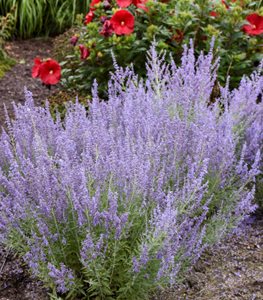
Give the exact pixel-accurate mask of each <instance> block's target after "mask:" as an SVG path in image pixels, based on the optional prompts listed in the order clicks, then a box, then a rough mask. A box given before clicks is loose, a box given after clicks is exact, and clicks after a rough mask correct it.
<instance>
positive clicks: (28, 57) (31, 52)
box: [0, 38, 59, 125]
mask: <svg viewBox="0 0 263 300" xmlns="http://www.w3.org/2000/svg"><path fill="white" fill-rule="evenodd" d="M52 48H53V39H51V38H46V39H43V38H38V39H31V40H21V41H19V40H18V41H14V42H9V43H7V44H6V45H5V50H6V52H7V53H8V54H9V55H10V56H11V57H13V58H14V59H15V60H16V61H17V64H16V65H15V66H14V67H13V68H12V69H11V70H10V71H9V72H7V73H6V74H5V76H4V77H3V78H1V79H0V125H3V124H4V122H5V112H4V105H5V106H6V108H7V111H8V114H10V116H13V102H15V103H24V101H25V97H24V88H25V87H26V88H27V89H28V90H30V91H31V92H32V93H33V96H34V100H35V103H36V104H37V105H40V104H41V103H43V102H44V101H45V100H46V99H47V98H48V97H49V96H51V95H52V94H53V93H54V92H55V91H56V90H58V89H59V86H57V87H55V88H54V87H52V89H51V90H49V89H47V88H46V87H45V86H43V85H42V84H41V82H40V80H38V79H35V78H32V76H31V69H32V66H33V64H34V58H35V57H37V56H39V57H41V58H48V57H50V56H51V51H52Z"/></svg>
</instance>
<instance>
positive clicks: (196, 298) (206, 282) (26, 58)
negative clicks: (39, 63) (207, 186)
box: [0, 39, 263, 300]
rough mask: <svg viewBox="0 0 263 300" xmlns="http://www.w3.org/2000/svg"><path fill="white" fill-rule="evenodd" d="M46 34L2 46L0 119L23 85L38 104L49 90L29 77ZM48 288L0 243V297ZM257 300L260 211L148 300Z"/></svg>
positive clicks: (261, 263) (37, 298) (39, 295)
mask: <svg viewBox="0 0 263 300" xmlns="http://www.w3.org/2000/svg"><path fill="white" fill-rule="evenodd" d="M52 41H53V40H52V39H32V40H25V41H14V42H10V43H8V44H7V45H6V51H7V52H8V53H9V55H10V56H12V57H14V58H15V59H16V61H17V64H16V65H15V66H14V67H13V68H12V69H11V70H10V71H9V72H8V73H6V75H5V76H4V77H3V78H2V79H0V125H4V121H5V114H4V109H3V105H4V104H5V106H6V108H7V111H8V113H9V114H10V115H11V116H12V115H13V111H12V102H15V103H21V104H23V103H24V101H25V99H24V87H27V88H28V89H29V90H30V91H31V92H32V93H33V96H34V99H35V103H36V104H37V105H41V103H43V102H44V101H45V100H46V99H47V98H49V97H50V96H51V95H52V93H54V92H56V91H58V90H59V86H58V87H56V88H54V89H52V90H51V91H50V90H48V89H46V88H45V87H44V86H42V85H41V83H40V82H39V81H38V80H36V79H33V78H32V77H31V68H32V66H33V59H34V58H35V57H36V56H40V57H43V58H47V57H49V56H50V55H51V51H52ZM47 299H49V296H48V291H47V290H46V289H45V288H44V287H43V286H42V284H41V283H40V282H38V281H37V280H36V279H34V278H32V277H31V276H30V273H29V271H28V268H27V267H26V265H25V264H24V263H23V261H22V260H21V259H20V258H18V257H17V256H16V255H15V254H14V253H12V252H11V251H8V250H6V249H5V248H4V247H3V245H1V244H0V300H47ZM183 299H185V300H187V299H189V300H242V299H243V300H263V213H258V214H256V215H254V216H252V217H251V218H250V219H249V220H248V222H247V223H246V224H243V226H242V228H240V229H239V230H238V231H237V233H235V234H234V235H232V236H231V237H228V238H226V239H225V240H224V241H222V242H221V243H220V244H218V245H216V246H214V247H212V248H210V249H208V250H206V251H205V252H204V253H203V255H202V256H201V258H200V260H199V261H198V263H197V264H196V265H195V266H194V267H193V268H192V269H191V270H189V272H188V273H187V275H186V279H185V280H184V281H183V282H182V283H180V284H178V285H177V286H175V287H172V288H169V289H166V290H165V291H160V292H159V293H158V295H156V296H155V297H154V300H183Z"/></svg>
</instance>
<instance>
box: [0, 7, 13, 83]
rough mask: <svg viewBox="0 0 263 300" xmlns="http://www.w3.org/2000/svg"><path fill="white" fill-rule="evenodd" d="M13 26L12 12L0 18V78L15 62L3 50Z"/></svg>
mask: <svg viewBox="0 0 263 300" xmlns="http://www.w3.org/2000/svg"><path fill="white" fill-rule="evenodd" d="M14 24H15V20H14V12H13V11H11V12H10V13H8V14H7V15H6V16H2V17H0V78H1V77H2V76H4V74H5V72H6V71H8V70H9V69H10V68H11V67H12V66H13V65H14V64H15V61H14V60H13V59H11V58H10V57H9V56H8V55H7V53H6V52H5V50H4V42H5V41H6V40H8V39H10V37H11V36H12V34H13V32H14Z"/></svg>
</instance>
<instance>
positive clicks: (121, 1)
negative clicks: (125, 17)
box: [117, 0, 132, 7]
mask: <svg viewBox="0 0 263 300" xmlns="http://www.w3.org/2000/svg"><path fill="white" fill-rule="evenodd" d="M117 4H118V5H119V7H128V6H129V5H131V4H132V0H117Z"/></svg>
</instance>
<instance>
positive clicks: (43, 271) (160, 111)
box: [0, 47, 263, 299]
mask: <svg viewBox="0 0 263 300" xmlns="http://www.w3.org/2000/svg"><path fill="white" fill-rule="evenodd" d="M212 61H213V57H212V53H211V52H210V53H209V54H208V55H203V54H201V55H200V56H199V58H198V59H197V60H196V59H195V56H194V50H193V48H192V47H190V48H187V47H185V48H184V54H183V57H182V64H181V67H177V66H176V65H175V64H174V62H173V61H172V62H171V64H168V65H167V64H165V63H164V58H163V57H162V56H158V55H157V52H156V51H155V49H154V47H152V49H151V51H150V52H149V59H148V63H147V80H146V82H145V83H144V82H143V81H141V80H140V79H138V76H137V75H136V74H135V73H134V71H133V70H132V69H129V68H127V69H125V70H124V69H122V68H120V67H118V66H117V65H116V64H115V68H116V71H115V73H114V74H112V78H111V80H110V82H109V89H108V101H107V102H104V101H100V99H99V98H98V93H97V86H96V83H95V84H94V87H93V101H92V103H91V104H90V107H89V111H88V113H87V111H86V110H85V108H84V107H83V106H81V105H80V104H79V103H76V104H71V105H69V107H68V111H67V114H66V117H65V119H64V121H63V122H62V121H60V119H59V116H58V117H57V120H56V121H54V120H53V119H52V117H51V115H50V113H49V109H48V107H46V108H41V107H35V106H34V103H33V99H32V95H31V93H30V92H28V91H26V104H25V105H24V106H22V105H19V106H15V113H16V118H15V120H13V121H11V120H7V131H4V132H3V134H2V136H1V139H0V234H1V240H2V241H4V242H5V243H6V244H7V245H9V246H11V247H13V248H14V249H15V250H16V251H18V252H19V253H20V254H21V255H22V256H23V257H24V260H25V261H26V262H27V263H28V264H29V266H30V268H31V270H32V272H33V273H34V275H35V276H37V277H38V278H40V279H42V280H43V281H44V282H45V283H46V285H47V286H49V287H50V288H51V290H52V291H53V293H54V294H57V295H58V296H59V295H62V294H65V295H67V297H68V299H76V298H78V297H81V296H84V295H86V297H87V298H88V297H91V298H92V297H94V298H95V297H97V298H100V299H104V298H110V297H111V298H113V299H147V297H148V295H149V292H151V291H153V289H154V288H157V287H159V286H162V285H164V286H165V285H167V284H171V283H174V282H175V281H176V278H177V276H178V274H180V272H182V270H183V269H185V267H186V266H188V265H189V264H191V263H193V262H195V261H196V259H198V257H199V256H200V254H201V253H202V251H203V249H204V248H205V247H206V245H208V244H209V243H213V242H215V241H217V240H218V239H219V238H220V237H221V236H222V235H224V234H226V233H227V232H229V231H230V229H231V228H232V226H234V225H237V224H238V223H239V222H240V221H241V220H243V219H244V217H245V216H247V215H248V214H249V213H250V212H252V211H254V210H255V205H254V204H253V203H252V200H253V194H254V187H253V186H254V180H255V176H257V175H258V174H259V164H260V159H261V156H260V149H259V147H258V144H260V142H261V139H262V135H261V136H260V129H259V128H258V127H259V126H261V129H262V123H260V120H259V119H258V117H260V116H257V115H256V112H257V110H259V109H260V110H261V111H262V102H261V103H256V96H255V95H257V94H258V93H262V88H263V87H262V82H263V80H262V77H261V76H260V74H259V73H257V74H256V73H255V74H254V75H253V76H252V77H251V78H250V79H244V80H243V81H242V83H241V85H240V87H239V88H238V89H237V90H236V91H234V92H233V93H230V92H229V91H228V90H227V88H225V89H222V91H221V98H220V99H217V100H216V102H215V103H214V104H211V103H210V104H209V105H208V103H209V99H210V95H211V92H212V89H213V86H214V83H215V80H216V70H217V68H218V62H215V63H212ZM222 107H224V109H222ZM246 115H248V117H249V121H248V123H247V124H245V123H244V122H243V120H247V119H246V118H247V116H246ZM261 116H262V115H261ZM251 131H256V132H257V133H258V134H257V135H256V136H252V135H251ZM240 132H242V133H240ZM241 136H242V138H240V137H241ZM243 137H244V139H243ZM245 139H246V140H248V143H247V145H246V144H245V142H244V140H245ZM261 145H262V144H261Z"/></svg>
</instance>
